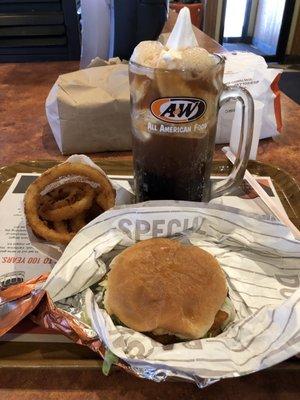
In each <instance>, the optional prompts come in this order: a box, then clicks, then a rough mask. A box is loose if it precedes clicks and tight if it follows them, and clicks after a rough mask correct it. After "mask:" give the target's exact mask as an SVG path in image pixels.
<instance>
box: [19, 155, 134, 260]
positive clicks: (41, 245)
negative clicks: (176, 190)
mask: <svg viewBox="0 0 300 400" xmlns="http://www.w3.org/2000/svg"><path fill="white" fill-rule="evenodd" d="M66 162H69V163H74V164H86V165H89V166H90V167H93V168H95V169H97V170H98V171H100V172H101V173H102V174H103V175H105V176H106V177H107V175H106V173H105V172H104V171H103V169H101V168H100V167H99V166H98V165H96V164H95V163H94V162H93V161H92V160H91V159H90V158H89V157H87V156H85V155H83V154H80V155H77V154H75V155H73V156H70V157H69V158H68V159H67V160H66ZM107 179H109V178H108V177H107ZM71 181H78V178H76V177H68V178H66V179H64V182H71ZM110 181H111V183H112V186H113V188H114V189H115V190H116V205H122V204H130V203H132V202H133V199H134V194H133V191H132V190H131V188H130V187H129V185H126V183H124V184H123V185H122V184H120V183H117V182H114V181H113V180H110ZM27 232H28V236H29V240H30V242H31V244H32V245H33V246H34V247H35V248H36V249H37V250H39V251H40V252H41V253H42V254H45V255H46V256H48V257H50V258H52V259H53V260H55V261H57V260H58V259H59V258H60V256H61V255H62V253H63V251H64V249H65V246H63V245H59V244H54V243H50V242H47V241H45V240H44V239H41V238H38V237H37V236H36V235H35V234H34V233H33V231H32V229H31V228H30V227H29V226H28V225H27Z"/></svg>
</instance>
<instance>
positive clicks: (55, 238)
mask: <svg viewBox="0 0 300 400" xmlns="http://www.w3.org/2000/svg"><path fill="white" fill-rule="evenodd" d="M66 175H76V176H81V177H84V178H87V179H88V180H90V181H92V182H95V183H97V184H99V185H100V191H99V194H98V195H97V198H96V201H97V203H98V204H99V205H100V207H101V208H103V209H104V210H108V209H109V208H111V207H113V206H114V204H115V190H114V189H113V187H112V185H111V183H110V181H109V180H108V179H107V178H106V176H105V175H104V174H103V173H101V172H100V171H98V170H97V169H95V168H93V167H90V166H89V165H86V164H75V163H68V162H66V163H62V164H59V165H57V166H55V167H53V168H50V169H49V170H47V171H45V172H44V173H43V174H42V175H40V176H39V177H38V178H37V179H36V180H35V181H34V182H33V183H32V184H31V185H29V187H28V189H27V191H26V193H25V196H24V210H25V215H26V219H27V222H28V224H29V226H30V227H31V228H32V230H33V232H34V233H35V234H37V235H38V236H40V237H42V238H44V239H46V240H49V241H51V242H58V243H62V244H67V243H69V241H70V236H72V235H71V234H70V233H69V234H66V233H61V232H57V231H55V230H54V229H51V228H49V227H48V226H47V224H46V223H45V222H44V221H43V220H42V219H41V218H40V216H39V214H38V207H39V198H40V193H41V192H42V191H43V190H44V189H45V188H46V187H47V186H48V185H49V184H50V183H52V182H54V181H55V180H56V179H58V178H61V177H62V176H66Z"/></svg>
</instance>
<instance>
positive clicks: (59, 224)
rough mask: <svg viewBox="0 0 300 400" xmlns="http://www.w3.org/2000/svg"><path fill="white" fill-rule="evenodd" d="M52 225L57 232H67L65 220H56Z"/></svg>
mask: <svg viewBox="0 0 300 400" xmlns="http://www.w3.org/2000/svg"><path fill="white" fill-rule="evenodd" d="M53 227H54V229H55V230H56V231H57V232H59V233H67V234H68V233H69V231H68V226H67V223H66V222H65V221H56V222H54V223H53Z"/></svg>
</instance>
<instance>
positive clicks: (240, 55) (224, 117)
mask: <svg viewBox="0 0 300 400" xmlns="http://www.w3.org/2000/svg"><path fill="white" fill-rule="evenodd" d="M224 56H225V57H226V61H225V72H224V83H225V84H226V85H228V86H229V87H230V86H241V87H244V88H246V89H247V90H248V91H249V92H250V94H251V96H252V97H253V100H254V101H260V102H261V103H263V104H264V112H263V117H262V121H261V130H260V135H259V138H260V139H264V138H267V137H270V136H275V135H277V134H278V133H279V132H280V130H281V127H282V123H281V110H280V97H279V88H278V81H279V79H280V75H281V72H282V70H280V69H272V68H268V65H267V63H266V62H265V60H264V58H263V57H261V56H258V55H256V54H253V53H246V52H234V53H224ZM234 112H235V102H234V101H231V102H229V103H227V104H225V105H224V106H223V107H222V109H221V110H220V112H219V118H218V128H217V135H216V143H229V141H230V134H231V129H232V122H233V118H234Z"/></svg>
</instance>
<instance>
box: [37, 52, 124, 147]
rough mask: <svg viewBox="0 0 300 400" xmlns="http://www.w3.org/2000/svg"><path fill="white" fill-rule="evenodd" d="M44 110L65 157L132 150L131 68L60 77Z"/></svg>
mask: <svg viewBox="0 0 300 400" xmlns="http://www.w3.org/2000/svg"><path fill="white" fill-rule="evenodd" d="M100 62H101V60H99V59H98V60H96V61H95V64H96V63H98V64H96V65H103V63H102V64H99V63H100ZM45 106H46V114H47V119H48V122H49V125H50V127H51V129H52V133H53V135H54V138H55V140H56V143H57V145H58V147H59V149H60V151H61V152H62V154H74V153H95V152H101V151H122V150H130V149H131V129H130V104H129V83H128V65H124V64H121V63H120V64H115V65H111V64H110V65H103V66H97V67H92V68H88V69H83V70H80V71H75V72H71V73H68V74H64V75H60V76H59V77H58V79H57V81H56V82H55V84H54V86H53V87H52V89H51V90H50V93H49V95H48V97H47V100H46V104H45Z"/></svg>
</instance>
